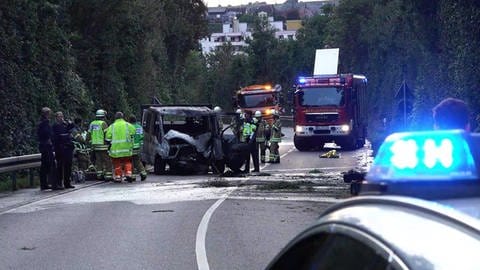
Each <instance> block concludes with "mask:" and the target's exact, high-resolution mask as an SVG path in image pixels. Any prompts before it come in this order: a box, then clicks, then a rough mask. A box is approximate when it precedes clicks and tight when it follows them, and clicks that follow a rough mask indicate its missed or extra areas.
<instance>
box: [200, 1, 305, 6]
mask: <svg viewBox="0 0 480 270" xmlns="http://www.w3.org/2000/svg"><path fill="white" fill-rule="evenodd" d="M203 1H204V2H205V4H206V5H207V6H209V7H218V5H222V7H226V6H228V5H232V6H240V5H247V4H248V3H254V2H256V1H257V0H203ZM311 1H314V0H310V1H308V0H301V1H299V2H311ZM258 2H267V4H282V3H285V0H258Z"/></svg>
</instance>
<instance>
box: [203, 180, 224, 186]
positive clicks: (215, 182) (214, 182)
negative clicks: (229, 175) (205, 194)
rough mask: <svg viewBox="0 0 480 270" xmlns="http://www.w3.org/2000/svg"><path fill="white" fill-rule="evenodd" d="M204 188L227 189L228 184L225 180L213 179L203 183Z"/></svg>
mask: <svg viewBox="0 0 480 270" xmlns="http://www.w3.org/2000/svg"><path fill="white" fill-rule="evenodd" d="M204 186H205V187H229V186H230V183H229V182H228V181H227V180H223V179H215V180H209V181H207V182H206V183H205V185H204Z"/></svg>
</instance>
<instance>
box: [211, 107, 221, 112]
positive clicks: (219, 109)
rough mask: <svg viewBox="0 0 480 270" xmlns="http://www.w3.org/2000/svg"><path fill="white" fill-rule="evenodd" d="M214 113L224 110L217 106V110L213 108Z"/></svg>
mask: <svg viewBox="0 0 480 270" xmlns="http://www.w3.org/2000/svg"><path fill="white" fill-rule="evenodd" d="M213 111H214V112H216V113H219V112H221V111H222V108H220V106H215V108H213Z"/></svg>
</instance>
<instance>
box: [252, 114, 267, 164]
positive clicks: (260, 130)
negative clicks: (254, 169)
mask: <svg viewBox="0 0 480 270" xmlns="http://www.w3.org/2000/svg"><path fill="white" fill-rule="evenodd" d="M254 116H255V119H257V135H256V136H255V137H256V142H257V147H258V148H259V149H260V162H261V163H265V150H266V149H267V147H266V137H265V135H266V131H267V129H268V127H269V126H268V124H267V121H265V120H264V119H263V118H262V112H260V111H256V112H255V115H254Z"/></svg>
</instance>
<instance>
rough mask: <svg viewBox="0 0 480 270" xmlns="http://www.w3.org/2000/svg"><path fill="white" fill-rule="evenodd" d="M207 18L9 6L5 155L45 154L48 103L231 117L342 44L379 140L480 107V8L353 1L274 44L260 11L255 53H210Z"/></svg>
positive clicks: (111, 0) (160, 5) (3, 21)
mask: <svg viewBox="0 0 480 270" xmlns="http://www.w3.org/2000/svg"><path fill="white" fill-rule="evenodd" d="M205 11H206V7H205V6H204V4H203V3H202V1H200V0H160V1H155V0H82V1H79V0H64V1H59V0H4V1H0V100H1V101H2V106H1V107H0V115H1V117H2V118H1V123H2V124H1V128H0V145H1V147H0V157H1V156H11V155H20V154H26V153H33V152H36V149H35V148H36V147H35V145H36V143H35V137H36V136H35V128H36V122H37V120H38V114H39V111H40V108H41V107H43V106H49V107H51V108H52V109H53V110H54V111H57V110H62V111H64V112H65V113H66V115H67V116H68V117H70V118H73V117H78V116H80V117H82V118H83V119H85V121H86V122H88V121H90V120H91V118H92V116H93V114H94V111H95V110H96V109H98V108H104V109H106V110H107V111H108V112H109V116H110V117H111V116H112V114H113V112H115V111H118V110H121V111H124V112H126V113H127V114H130V113H136V114H138V113H139V106H140V104H142V103H148V102H150V98H151V97H152V96H156V97H158V99H159V100H160V101H161V102H164V103H173V102H176V103H211V104H214V105H220V106H222V107H223V108H225V109H226V110H231V109H232V108H231V99H230V98H231V96H232V94H233V93H234V91H235V90H237V89H238V88H239V87H241V86H245V85H248V84H252V83H266V82H271V83H275V84H276V83H279V84H281V85H282V87H283V89H284V93H285V95H286V94H287V92H288V91H289V90H290V89H291V87H292V85H293V84H294V82H295V78H296V77H297V76H299V75H310V74H311V72H312V71H313V63H314V55H315V49H319V48H325V47H331V48H337V47H338V48H340V67H339V71H340V72H341V73H359V74H364V75H366V76H367V78H368V80H369V88H368V90H369V92H370V95H369V98H370V100H369V104H370V105H369V106H370V108H369V112H370V113H371V117H370V123H371V125H370V134H372V136H375V130H376V129H377V127H378V125H379V123H380V122H381V118H383V117H387V118H389V119H392V124H393V125H394V126H396V127H397V128H402V129H403V128H408V129H418V128H428V127H430V126H432V123H431V108H432V107H433V106H434V105H435V104H436V103H438V102H439V101H440V100H441V99H443V98H445V97H447V96H452V97H457V98H461V99H464V100H466V101H467V102H468V103H469V105H470V107H471V109H472V113H473V114H477V113H479V111H480V109H478V108H479V107H480V92H479V91H478V90H477V88H478V86H479V84H480V79H479V77H478V76H476V75H477V74H478V73H479V69H480V68H479V65H478V64H477V63H479V61H480V28H479V27H478V26H477V24H478V22H479V21H480V2H478V1H474V0H460V1H456V0H455V1H454V0H434V1H412V0H392V1H384V0H342V1H340V4H339V5H338V6H336V7H334V8H331V7H328V8H327V9H324V15H317V16H314V17H311V18H310V19H308V20H306V21H304V27H303V28H302V29H300V30H299V32H298V34H297V39H296V40H278V39H275V37H274V32H273V31H272V29H270V28H269V27H268V24H266V22H265V20H262V19H260V18H257V17H255V16H252V15H250V14H249V15H247V16H243V17H242V18H241V20H242V21H248V22H251V23H252V24H251V28H252V29H253V31H254V32H253V38H252V39H251V40H249V41H248V43H249V47H248V49H247V50H246V51H245V53H238V52H236V51H235V49H234V47H233V46H232V45H231V44H227V45H225V46H223V47H219V48H218V49H217V50H216V51H215V52H213V53H211V54H208V55H203V54H202V53H201V52H200V51H199V44H198V40H199V39H200V38H201V37H203V36H205V35H206V34H207V33H208V31H209V29H208V26H207V23H206V20H205ZM403 81H405V82H406V83H407V85H408V86H409V87H410V88H411V89H413V92H414V100H413V109H412V111H411V112H409V114H408V121H407V123H408V126H407V127H403V119H401V118H400V116H402V115H401V114H400V113H399V110H398V102H399V100H398V98H397V99H396V98H395V93H396V92H397V90H398V89H399V87H400V86H401V85H402V82H403ZM285 107H286V108H287V110H288V109H289V105H288V103H286V104H285Z"/></svg>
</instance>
